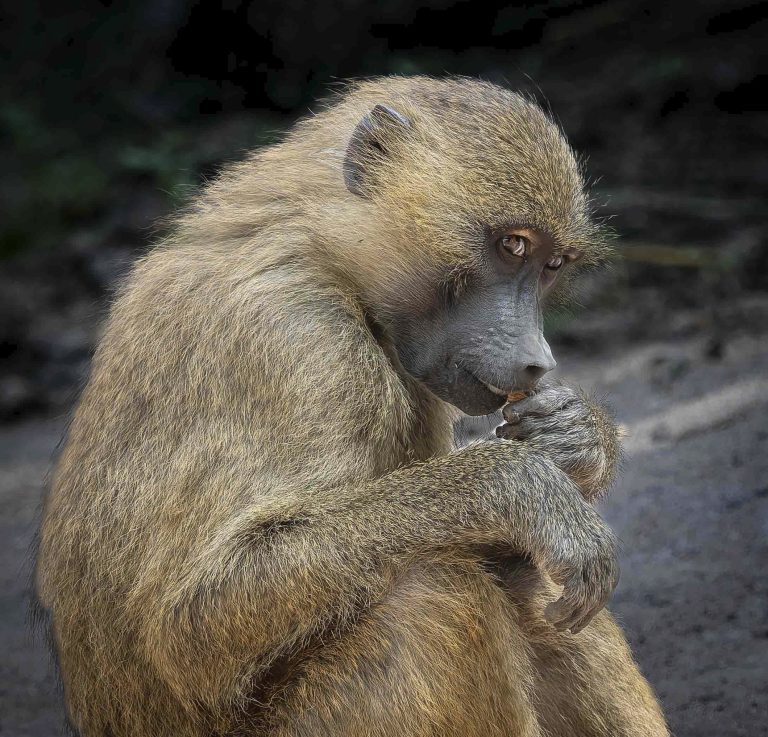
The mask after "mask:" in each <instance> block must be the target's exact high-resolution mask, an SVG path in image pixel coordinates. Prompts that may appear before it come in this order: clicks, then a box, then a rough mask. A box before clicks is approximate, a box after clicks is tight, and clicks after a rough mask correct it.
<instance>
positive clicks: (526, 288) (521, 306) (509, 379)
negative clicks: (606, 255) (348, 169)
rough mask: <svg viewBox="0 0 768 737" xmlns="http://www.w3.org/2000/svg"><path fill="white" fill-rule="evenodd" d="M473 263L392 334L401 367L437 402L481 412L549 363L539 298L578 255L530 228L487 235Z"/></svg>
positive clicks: (530, 380)
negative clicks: (459, 283) (460, 281)
mask: <svg viewBox="0 0 768 737" xmlns="http://www.w3.org/2000/svg"><path fill="white" fill-rule="evenodd" d="M483 253H484V257H483V258H482V259H481V261H480V263H481V265H480V266H479V267H478V268H476V269H475V270H474V271H473V273H471V274H469V275H467V277H466V284H464V285H463V288H462V289H461V290H456V291H454V290H452V289H448V290H446V293H445V295H444V296H443V298H442V299H441V300H439V302H438V304H436V305H435V306H434V307H433V308H432V309H431V310H429V312H427V313H426V314H420V315H413V314H411V315H402V316H400V317H399V318H398V319H397V320H395V323H394V325H393V333H394V335H393V339H394V342H395V345H396V347H397V352H398V355H399V358H400V361H401V363H402V365H403V367H404V368H405V369H406V371H408V372H409V373H410V374H411V375H412V376H414V377H415V378H417V379H419V380H420V381H422V382H423V383H424V384H425V385H426V386H427V387H429V389H430V390H431V391H432V392H433V393H434V394H436V395H437V396H438V397H440V398H441V399H443V400H445V401H446V402H450V403H451V404H453V405H455V406H456V407H458V408H459V409H460V410H462V411H463V412H466V413H467V414H471V415H482V414H489V413H490V412H493V411H495V410H497V409H498V408H499V407H501V406H502V405H503V404H504V403H505V402H506V401H507V400H506V397H507V395H509V394H511V393H513V392H516V391H522V390H526V389H530V388H532V387H533V386H534V385H535V384H536V382H537V381H538V380H539V379H540V378H541V377H542V376H543V375H544V374H545V373H547V372H548V371H551V370H552V369H553V368H554V367H555V359H554V358H553V356H552V352H551V350H550V348H549V345H548V344H547V341H546V340H545V338H544V334H543V332H542V315H541V306H540V302H541V299H542V298H543V297H544V295H545V294H546V292H547V291H548V290H549V289H550V288H551V287H552V286H553V285H554V283H555V281H556V280H557V279H558V277H559V275H560V273H561V272H562V271H563V270H564V269H566V268H568V263H569V262H570V261H573V260H575V258H577V256H578V254H577V253H575V252H569V251H565V252H564V251H563V250H562V249H558V248H556V245H555V243H554V241H553V239H552V238H551V237H550V236H549V235H547V234H546V233H543V232H541V231H538V230H535V229H532V228H519V227H511V228H507V229H504V230H501V231H496V232H488V233H487V237H486V238H485V243H484V244H483Z"/></svg>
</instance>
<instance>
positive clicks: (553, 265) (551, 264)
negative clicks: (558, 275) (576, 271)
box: [545, 256, 565, 271]
mask: <svg viewBox="0 0 768 737" xmlns="http://www.w3.org/2000/svg"><path fill="white" fill-rule="evenodd" d="M564 263H565V259H564V258H563V257H562V256H552V258H551V259H549V261H547V263H546V264H545V266H546V267H547V268H548V269H550V270H551V271H557V270H558V269H559V268H560V267H561V266H562V265H563V264H564Z"/></svg>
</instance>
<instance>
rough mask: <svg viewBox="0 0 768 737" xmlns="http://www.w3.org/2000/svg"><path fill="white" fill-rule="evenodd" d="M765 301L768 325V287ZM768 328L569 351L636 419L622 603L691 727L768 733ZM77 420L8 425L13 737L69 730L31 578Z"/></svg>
mask: <svg viewBox="0 0 768 737" xmlns="http://www.w3.org/2000/svg"><path fill="white" fill-rule="evenodd" d="M751 309H752V312H751V313H750V314H756V315H757V316H758V319H759V320H761V321H762V324H765V321H766V318H768V300H763V301H760V300H758V304H757V305H752V308H751ZM677 317H680V316H677ZM689 318H690V316H688V318H686V317H685V316H683V317H682V318H681V319H689ZM692 324H694V325H695V320H694V323H692ZM748 327H749V326H748ZM755 327H756V328H757V327H758V323H757V322H756V323H755ZM763 331H764V328H763V327H762V326H760V328H759V330H757V333H756V334H753V335H752V337H750V336H749V335H747V334H742V335H740V336H737V337H735V338H733V339H732V340H730V341H726V342H725V344H723V345H720V346H718V347H717V348H716V350H713V347H712V345H711V342H710V341H709V339H708V338H707V337H706V336H705V335H703V334H699V333H698V332H697V331H696V330H695V329H693V330H690V331H688V332H687V337H685V338H678V339H676V340H671V339H668V340H658V341H654V340H649V339H645V340H642V341H632V342H631V347H629V348H628V347H626V344H627V342H628V341H626V340H622V339H621V336H618V335H617V336H615V340H614V341H611V340H610V339H609V340H608V347H606V348H605V350H603V351H600V352H598V353H593V354H592V355H584V354H583V353H582V354H579V353H576V352H574V350H573V349H571V350H570V351H569V350H563V349H561V350H559V351H557V355H558V359H559V361H560V368H559V369H558V370H559V372H560V373H561V376H563V377H564V378H568V379H573V380H574V381H576V382H578V383H581V384H582V385H585V386H588V387H590V388H592V389H594V390H596V391H597V392H599V393H600V394H603V395H605V396H606V397H607V399H608V400H609V402H610V404H611V405H612V406H613V408H614V410H615V412H616V415H617V417H618V419H619V420H620V422H621V423H622V424H623V425H625V426H626V429H627V432H628V437H627V440H626V449H627V459H626V462H625V465H624V471H623V474H622V477H621V480H620V482H619V483H618V484H617V486H616V488H615V490H614V491H613V494H612V496H611V497H610V498H609V499H608V500H607V501H605V502H604V503H603V505H602V508H603V511H604V514H605V516H606V517H607V519H608V520H609V521H610V523H611V524H612V526H613V528H614V529H615V530H616V532H617V533H618V535H619V536H620V538H621V540H622V543H623V576H622V580H621V583H620V585H619V588H618V590H617V592H616V595H615V597H614V599H613V602H612V604H611V608H612V609H613V611H614V612H615V613H616V614H617V616H618V617H619V619H620V621H621V622H622V624H623V626H624V627H625V630H626V632H627V636H628V638H629V640H630V642H631V644H632V646H633V648H634V651H635V653H636V655H637V659H638V661H639V662H640V665H641V667H642V669H643V671H644V672H645V673H646V674H647V676H648V678H649V679H650V681H651V682H652V683H653V685H654V687H655V688H656V690H657V692H658V694H659V696H660V698H661V700H662V702H663V704H664V707H665V710H666V713H667V714H668V717H669V721H670V724H671V726H672V729H673V733H674V734H675V735H677V737H737V736H740V735H744V736H745V737H746V736H747V735H749V737H756V736H758V735H768V581H767V580H766V575H765V571H766V569H767V568H768V421H767V420H766V410H767V409H768V341H767V340H766V334H765V333H764V332H763ZM761 333H762V334H761ZM555 348H556V349H557V345H556V344H555ZM63 428H64V420H63V419H62V418H53V419H36V420H28V421H25V422H24V423H21V424H15V425H8V426H4V427H0V642H2V643H3V645H2V653H3V654H2V656H0V734H2V735H10V736H12V737H43V736H45V737H47V736H48V735H55V734H59V733H60V732H61V727H60V725H61V720H62V707H61V702H60V698H59V695H58V693H57V688H56V685H55V679H54V677H53V675H52V673H51V671H50V668H49V666H48V662H47V656H46V654H45V648H44V647H43V645H42V644H41V643H39V642H37V643H36V642H33V641H32V639H31V636H30V634H29V629H28V621H27V591H28V580H29V565H28V559H29V548H30V541H31V537H32V534H33V530H34V527H35V524H36V515H37V513H38V509H39V504H40V499H41V494H42V488H43V485H44V479H45V477H46V474H47V472H48V470H49V467H50V462H51V458H52V456H53V454H54V449H55V447H56V445H57V443H58V441H59V438H60V436H61V434H62V432H63Z"/></svg>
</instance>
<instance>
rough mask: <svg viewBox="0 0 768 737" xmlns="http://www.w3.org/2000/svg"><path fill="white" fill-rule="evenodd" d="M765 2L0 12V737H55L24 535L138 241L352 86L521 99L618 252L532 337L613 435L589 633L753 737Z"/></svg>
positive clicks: (764, 596)
mask: <svg viewBox="0 0 768 737" xmlns="http://www.w3.org/2000/svg"><path fill="white" fill-rule="evenodd" d="M767 49H768V3H766V2H753V3H746V2H714V1H713V0H701V1H699V2H696V3H689V2H671V3H670V2H644V3H641V2H632V1H630V0H605V1H603V2H596V1H590V0H584V1H582V2H575V1H571V0H559V1H558V2H530V3H525V4H512V3H508V2H502V1H501V0H487V1H484V2H480V1H479V0H461V1H457V0H432V1H431V2H430V1H424V0H422V1H421V2H407V1H406V0H384V1H383V2H378V3H373V2H366V1H365V0H337V1H336V2H328V1H326V0H314V1H312V0H280V1H279V2H278V1H277V0H261V1H259V0H252V1H248V0H217V1H213V0H202V1H200V2H192V1H191V0H123V1H122V2H111V1H110V0H102V2H95V1H91V0H79V1H77V2H75V1H74V0H46V1H42V2H35V1H30V2H26V3H16V4H11V3H9V2H4V3H2V8H1V9H0V50H1V51H2V67H1V69H0V89H1V90H2V96H1V97H0V165H1V166H2V178H0V576H1V577H2V580H1V581H0V616H1V617H2V619H1V620H0V640H1V641H3V642H4V643H8V646H7V648H6V647H5V646H3V649H4V650H5V655H4V656H3V658H2V659H0V734H3V735H4V734H8V735H34V736H35V737H38V736H42V735H50V734H57V733H58V729H59V725H60V723H61V713H62V712H61V705H60V699H59V695H58V693H57V691H56V686H55V679H54V677H53V675H52V673H51V671H50V668H49V667H48V664H47V661H46V657H45V648H44V647H43V646H42V645H41V644H40V643H35V642H34V641H32V640H31V638H30V636H29V634H28V630H27V624H26V606H27V605H26V597H27V590H28V575H29V565H28V562H27V561H28V557H29V555H28V550H29V541H30V539H31V535H32V532H33V531H34V528H35V525H36V519H37V517H36V515H37V510H38V506H39V503H40V499H41V495H42V493H43V488H44V481H45V478H46V474H47V472H48V470H49V468H50V464H51V460H52V458H53V457H54V453H55V447H56V445H57V443H58V441H59V439H60V437H61V435H62V433H63V431H64V428H65V424H66V418H67V416H68V413H69V411H70V410H71V408H72V404H73V402H74V401H75V400H76V397H77V392H78V389H79V387H80V386H81V385H82V382H83V380H84V378H85V377H86V376H87V371H88V363H89V359H90V356H91V354H92V351H93V347H94V343H95V341H96V340H97V337H98V332H99V325H100V321H101V319H102V318H103V316H104V314H105V312H106V310H107V309H108V305H109V300H110V294H111V292H112V290H113V288H114V286H115V284H116V283H118V282H119V279H120V277H121V275H123V274H124V273H125V272H126V269H127V268H129V266H130V264H131V263H132V261H133V260H134V259H135V258H136V257H137V256H138V255H139V254H141V253H142V252H144V251H145V250H146V249H147V248H148V247H149V245H150V244H151V243H152V241H153V240H154V239H156V238H157V237H158V236H159V235H161V234H162V229H163V226H162V218H163V217H164V216H166V215H168V214H169V213H171V212H173V211H174V209H175V208H177V207H179V206H180V205H181V204H183V203H184V202H186V201H187V200H188V198H189V197H191V196H192V195H193V194H194V191H195V188H196V187H198V186H199V185H200V184H201V183H202V182H204V181H205V180H206V179H208V178H210V177H212V176H214V175H215V173H216V171H217V169H218V167H219V166H220V165H221V164H222V163H223V162H225V161H229V160H233V159H237V158H238V157H240V156H242V154H243V152H244V151H247V150H249V149H251V148H253V147H257V146H262V145H267V144H269V143H270V142H272V141H275V140H277V139H279V136H280V134H281V131H282V130H284V129H285V128H286V127H288V126H289V125H290V124H291V123H292V122H293V121H294V120H295V119H296V118H297V117H299V116H302V115H306V114H307V113H309V112H310V111H311V110H312V109H313V105H314V104H315V101H316V100H317V98H318V97H323V96H325V95H327V94H328V92H329V90H330V89H332V88H333V87H334V86H336V85H338V83H339V82H341V81H343V80H344V79H347V78H350V77H359V76H367V75H377V74H404V75H409V74H432V75H443V74H465V75H472V76H480V77H482V78H484V79H487V80H491V81H495V82H499V83H501V84H505V85H508V86H510V87H512V88H515V89H521V90H525V91H527V92H529V93H531V94H533V95H535V96H536V97H537V99H539V100H540V101H541V102H542V104H544V105H546V106H548V107H549V108H551V110H552V112H553V114H554V115H555V116H556V118H557V119H558V121H559V122H560V123H561V125H562V126H563V128H564V129H565V131H566V133H567V135H568V136H569V138H570V139H571V141H572V142H573V144H574V146H575V147H576V149H578V150H579V151H580V152H581V153H582V154H583V155H584V156H585V157H586V158H587V168H588V172H589V175H590V177H591V179H592V180H593V182H594V194H595V197H596V200H597V202H598V203H599V204H600V205H601V214H602V215H604V216H609V217H610V218H611V222H612V224H613V226H614V227H615V228H616V230H617V231H618V233H619V235H620V236H621V240H620V243H621V249H620V252H619V255H618V256H617V258H616V259H615V260H614V261H613V263H612V264H611V265H610V267H609V268H608V269H606V270H603V271H601V272H600V273H596V274H592V275H590V276H589V277H588V278H587V279H586V280H585V281H584V283H583V285H582V288H581V290H580V292H579V295H578V299H577V300H576V302H575V303H574V305H573V306H572V308H570V309H569V310H568V311H561V312H558V313H556V314H554V315H551V316H549V318H548V319H549V323H550V334H551V336H552V340H551V341H550V342H551V343H552V344H553V347H554V348H555V352H556V355H557V357H558V360H559V363H560V367H561V368H560V371H561V375H562V376H563V377H566V378H568V379H573V380H576V381H578V382H579V383H581V384H583V385H585V386H586V387H588V388H590V389H593V390H595V391H597V392H598V393H601V394H603V395H605V396H607V398H608V400H609V402H610V403H611V404H612V405H613V407H614V409H615V412H616V414H617V417H618V419H619V421H620V422H621V423H622V424H623V425H624V426H625V428H626V430H627V459H626V462H625V469H624V474H623V476H622V479H621V481H620V482H619V484H617V487H616V489H615V491H614V493H613V495H612V497H611V498H610V499H609V500H608V501H607V502H605V503H604V505H603V512H604V513H605V515H606V516H607V518H608V519H609V521H610V522H611V523H612V524H613V526H614V528H615V529H616V530H617V532H618V533H619V535H620V537H621V538H622V541H623V544H624V578H623V580H622V583H621V585H620V587H619V590H618V591H617V594H616V596H615V598H614V603H613V609H614V611H615V612H616V613H617V616H618V617H619V618H620V620H621V621H622V623H623V625H624V627H625V629H626V631H627V635H628V637H629V639H630V642H631V644H632V646H633V648H634V650H635V653H636V655H637V658H638V660H639V662H640V664H641V666H642V668H643V670H644V671H645V673H646V674H647V675H648V677H649V678H650V680H651V682H652V683H653V685H654V687H655V688H656V689H657V691H658V692H659V695H660V697H661V699H662V701H663V703H664V706H665V709H666V710H667V713H668V715H669V719H670V722H671V725H672V727H673V730H674V733H675V734H676V735H678V736H679V737H688V736H691V737H693V735H696V736H697V737H708V736H710V735H711V737H723V736H730V735H750V737H754V736H755V735H758V734H768V726H766V725H768V584H767V583H766V578H765V574H764V571H765V569H766V567H768V545H767V544H766V539H768V485H767V482H766V478H768V421H766V419H765V416H766V408H768V371H767V370H766V369H768V344H767V343H766V337H767V336H768V296H767V293H766V292H767V290H766V288H767V287H768V220H767V219H766V194H768V158H767V157H766V151H767V148H766V143H767V139H768V118H767V117H766V103H767V101H768V64H766V59H767V56H768V52H767V51H766V50H767Z"/></svg>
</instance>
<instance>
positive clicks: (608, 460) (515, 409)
mask: <svg viewBox="0 0 768 737" xmlns="http://www.w3.org/2000/svg"><path fill="white" fill-rule="evenodd" d="M502 414H503V416H504V419H505V421H506V422H505V423H504V424H503V425H501V426H500V427H498V428H497V429H496V434H497V435H498V437H500V438H504V439H506V440H524V441H526V442H527V443H528V444H529V445H530V446H531V447H534V448H537V449H539V450H542V451H544V452H545V453H547V454H548V455H549V456H550V458H552V460H553V461H554V462H555V463H556V464H557V465H558V466H559V467H560V468H561V469H562V470H563V471H565V472H566V473H567V474H568V475H569V476H570V477H571V478H572V479H573V480H574V481H575V482H576V483H577V484H578V485H579V487H580V488H581V490H582V492H583V494H584V497H585V498H586V499H588V500H590V501H591V500H592V499H594V498H595V497H597V496H599V495H600V494H601V493H602V492H604V491H605V490H606V489H607V488H608V486H609V485H610V483H611V481H612V480H613V477H614V475H615V472H616V465H617V462H618V458H619V452H620V450H619V439H618V431H617V428H616V425H615V423H614V422H613V420H612V419H611V418H610V417H609V415H608V414H607V413H606V412H605V410H604V409H603V408H602V407H600V406H599V405H598V404H596V403H595V402H594V401H592V400H591V399H589V398H588V397H587V396H586V395H585V394H584V393H583V392H581V391H579V390H577V389H573V388H571V387H569V386H565V385H562V384H547V385H545V386H543V387H542V388H541V389H540V390H538V391H536V392H535V393H534V394H533V395H532V396H529V397H526V398H525V399H522V400H520V401H518V402H514V403H513V404H508V405H506V407H504V409H503V411H502Z"/></svg>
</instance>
